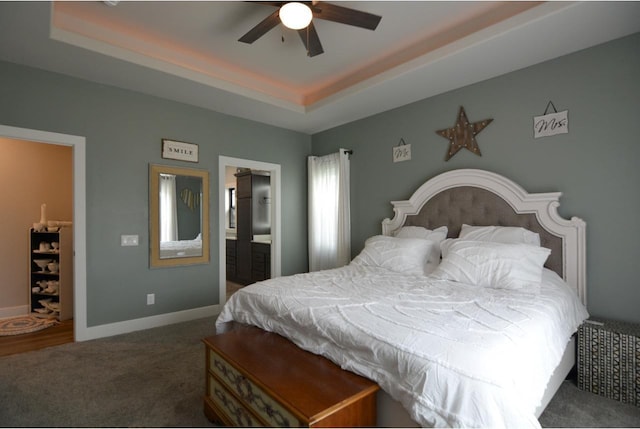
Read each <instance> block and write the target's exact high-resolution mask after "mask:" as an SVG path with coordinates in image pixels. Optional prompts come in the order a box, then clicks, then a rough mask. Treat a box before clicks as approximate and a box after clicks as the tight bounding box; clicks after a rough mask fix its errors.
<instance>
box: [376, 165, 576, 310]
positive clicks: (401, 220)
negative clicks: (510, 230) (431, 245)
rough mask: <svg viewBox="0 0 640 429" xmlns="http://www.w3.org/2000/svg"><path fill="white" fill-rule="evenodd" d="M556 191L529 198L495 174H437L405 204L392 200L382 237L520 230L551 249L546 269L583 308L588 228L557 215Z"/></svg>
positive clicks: (557, 193)
mask: <svg viewBox="0 0 640 429" xmlns="http://www.w3.org/2000/svg"><path fill="white" fill-rule="evenodd" d="M561 195H562V194H561V193H560V192H553V193H540V194H529V193H528V192H526V191H525V190H524V189H523V188H521V187H520V186H519V185H518V184H516V183H514V182H512V181H511V180H509V179H507V178H505V177H503V176H500V175H498V174H495V173H492V172H489V171H484V170H474V169H464V170H452V171H448V172H446V173H443V174H440V175H438V176H436V177H434V178H432V179H430V180H428V181H427V182H426V183H424V184H423V185H422V186H421V187H420V188H418V190H416V191H415V192H414V193H413V195H412V196H411V198H409V200H406V201H392V202H391V204H393V210H394V212H395V216H394V217H393V219H385V220H384V221H383V222H382V233H383V234H385V235H393V234H394V233H395V231H396V230H398V229H399V228H400V227H402V226H405V225H411V226H424V227H425V228H429V229H435V228H437V227H439V226H443V225H444V226H447V227H448V228H449V234H448V236H449V237H452V238H454V237H457V236H458V234H459V232H460V227H461V225H462V224H463V223H466V224H468V225H478V226H486V225H499V226H521V227H524V228H527V229H529V230H531V231H534V232H537V233H538V234H540V243H541V245H542V246H543V247H546V248H549V249H551V255H550V256H549V259H548V260H547V263H546V266H547V268H549V269H551V270H553V271H555V272H556V273H558V275H560V276H561V277H562V278H564V279H565V281H567V283H569V284H570V285H571V286H573V287H574V288H575V289H576V292H577V293H578V296H580V298H581V300H582V302H583V303H585V304H586V278H585V277H586V244H585V229H586V225H585V223H584V221H582V219H579V218H577V217H573V218H571V220H567V219H563V218H561V217H560V216H559V215H558V212H557V208H558V206H559V202H558V201H559V198H560V196H561Z"/></svg>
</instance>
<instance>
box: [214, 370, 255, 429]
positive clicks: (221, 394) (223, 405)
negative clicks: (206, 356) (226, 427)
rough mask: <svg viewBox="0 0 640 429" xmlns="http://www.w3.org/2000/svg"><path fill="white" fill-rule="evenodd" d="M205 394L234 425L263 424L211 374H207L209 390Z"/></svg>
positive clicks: (252, 425)
mask: <svg viewBox="0 0 640 429" xmlns="http://www.w3.org/2000/svg"><path fill="white" fill-rule="evenodd" d="M207 396H208V398H209V399H210V400H211V401H212V402H213V403H214V404H215V406H216V408H217V409H218V410H219V411H222V413H223V414H224V416H225V417H226V418H227V419H228V420H230V422H232V423H233V425H234V426H239V427H262V426H263V425H262V423H261V422H260V421H259V420H258V419H257V418H256V417H255V416H254V415H253V414H251V412H250V411H248V410H247V409H246V408H245V407H244V406H243V404H242V403H241V402H240V401H238V400H237V399H236V398H235V397H234V396H233V395H232V394H231V393H230V392H229V391H228V390H227V389H226V388H225V387H224V386H223V385H222V384H221V383H220V382H219V381H218V380H217V379H216V378H215V377H214V376H212V375H211V374H209V392H208V393H207ZM223 423H227V422H223Z"/></svg>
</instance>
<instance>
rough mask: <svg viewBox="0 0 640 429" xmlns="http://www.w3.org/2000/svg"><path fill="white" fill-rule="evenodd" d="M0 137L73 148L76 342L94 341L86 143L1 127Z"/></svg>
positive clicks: (69, 137) (72, 138)
mask: <svg viewBox="0 0 640 429" xmlns="http://www.w3.org/2000/svg"><path fill="white" fill-rule="evenodd" d="M0 137H4V138H7V139H12V140H16V141H25V142H36V143H45V144H53V145H60V146H71V148H72V152H73V197H72V198H73V249H74V264H73V277H74V282H73V289H74V293H73V295H74V311H73V331H74V340H75V341H83V340H87V339H90V338H89V337H88V332H87V314H86V286H87V285H86V283H87V275H86V272H87V263H86V198H85V195H86V182H85V171H86V167H85V143H86V140H85V138H84V137H81V136H73V135H68V134H59V133H53V132H47V131H40V130H32V129H28V128H18V127H11V126H6V125H0Z"/></svg>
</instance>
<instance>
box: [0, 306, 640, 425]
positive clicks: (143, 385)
mask: <svg viewBox="0 0 640 429" xmlns="http://www.w3.org/2000/svg"><path fill="white" fill-rule="evenodd" d="M213 332H214V318H206V319H199V320H194V321H191V322H186V323H180V324H176V325H170V326H166V327H162V328H155V329H150V330H146V331H140V332H134V333H130V334H124V335H118V336H114V337H111V338H103V339H99V340H93V341H87V342H82V343H75V344H65V345H62V346H57V347H51V348H48V349H44V350H39V351H35V352H29V353H23V354H18V355H13V356H6V357H2V358H0V426H3V427H212V426H213V424H211V423H210V422H209V421H208V420H207V419H206V417H205V416H204V413H203V411H202V395H203V394H204V389H205V385H204V372H205V367H204V345H203V344H202V342H201V339H202V338H203V337H205V336H208V335H211V334H213ZM540 422H541V424H542V426H543V427H640V407H635V406H633V405H629V404H623V403H620V402H617V401H613V400H609V399H606V398H602V397H600V396H597V395H594V394H591V393H588V392H582V391H580V390H578V389H577V388H576V386H575V384H573V383H572V382H570V381H567V382H565V383H564V385H563V386H562V387H561V388H560V390H559V392H558V394H557V395H556V397H555V398H554V399H553V400H552V401H551V404H549V406H548V407H547V409H546V410H545V412H544V414H543V415H542V416H541V419H540Z"/></svg>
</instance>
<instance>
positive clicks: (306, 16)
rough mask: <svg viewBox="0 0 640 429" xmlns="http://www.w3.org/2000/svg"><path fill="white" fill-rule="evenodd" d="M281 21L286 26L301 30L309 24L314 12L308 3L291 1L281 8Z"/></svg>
mask: <svg viewBox="0 0 640 429" xmlns="http://www.w3.org/2000/svg"><path fill="white" fill-rule="evenodd" d="M279 15H280V21H282V23H283V24H284V26H285V27H287V28H291V29H292V30H301V29H303V28H306V27H308V26H309V23H311V19H312V18H313V13H311V9H310V8H309V6H307V5H306V4H302V3H299V2H289V3H286V4H284V5H282V7H281V8H280V13H279Z"/></svg>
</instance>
